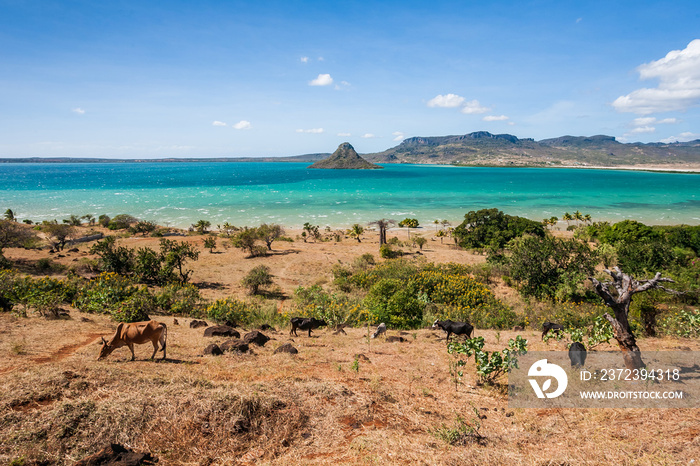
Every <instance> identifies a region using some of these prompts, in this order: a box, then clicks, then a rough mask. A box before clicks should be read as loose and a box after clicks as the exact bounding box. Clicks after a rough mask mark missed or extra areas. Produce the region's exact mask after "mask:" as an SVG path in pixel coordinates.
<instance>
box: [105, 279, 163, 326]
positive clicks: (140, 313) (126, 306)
mask: <svg viewBox="0 0 700 466" xmlns="http://www.w3.org/2000/svg"><path fill="white" fill-rule="evenodd" d="M157 309H158V304H157V303H156V299H155V297H154V296H153V295H152V294H151V293H150V292H149V291H148V288H146V287H145V286H142V287H140V288H138V289H137V290H136V291H134V292H133V293H132V294H131V295H130V296H129V297H128V298H126V299H125V300H124V301H122V302H120V303H119V304H118V305H117V306H116V307H113V308H112V311H111V315H112V319H114V320H116V321H117V322H143V321H145V320H150V315H151V314H153V313H154V312H156V310H157Z"/></svg>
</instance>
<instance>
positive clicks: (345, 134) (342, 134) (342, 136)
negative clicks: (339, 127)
mask: <svg viewBox="0 0 700 466" xmlns="http://www.w3.org/2000/svg"><path fill="white" fill-rule="evenodd" d="M338 136H340V137H341V138H349V137H350V136H352V134H350V133H338Z"/></svg>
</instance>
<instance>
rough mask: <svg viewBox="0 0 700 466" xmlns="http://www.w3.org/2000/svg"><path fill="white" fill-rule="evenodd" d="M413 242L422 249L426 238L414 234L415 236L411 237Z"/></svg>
mask: <svg viewBox="0 0 700 466" xmlns="http://www.w3.org/2000/svg"><path fill="white" fill-rule="evenodd" d="M413 242H414V243H415V244H416V245H418V248H419V249H420V250H421V251H422V250H423V246H425V244H426V243H427V242H428V240H427V239H425V238H424V237H422V236H415V237H414V238H413Z"/></svg>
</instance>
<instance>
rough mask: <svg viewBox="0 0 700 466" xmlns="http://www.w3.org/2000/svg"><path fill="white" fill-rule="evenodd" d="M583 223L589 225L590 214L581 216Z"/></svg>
mask: <svg viewBox="0 0 700 466" xmlns="http://www.w3.org/2000/svg"><path fill="white" fill-rule="evenodd" d="M583 221H584V222H586V223H587V224H588V223H591V214H586V215H584V216H583Z"/></svg>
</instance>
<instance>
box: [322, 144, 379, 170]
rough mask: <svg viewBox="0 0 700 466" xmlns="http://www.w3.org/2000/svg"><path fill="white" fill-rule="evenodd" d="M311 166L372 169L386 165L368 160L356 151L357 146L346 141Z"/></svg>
mask: <svg viewBox="0 0 700 466" xmlns="http://www.w3.org/2000/svg"><path fill="white" fill-rule="evenodd" d="M309 168H322V169H323V168H325V169H336V170H338V169H340V170H372V169H377V168H384V167H382V166H381V165H377V164H374V163H370V162H368V161H366V160H365V159H363V158H362V157H360V156H359V155H358V154H357V152H355V148H354V147H352V145H351V144H350V143H349V142H344V143H342V144H341V145H339V146H338V148H337V149H336V150H335V152H333V154H332V155H331V156H330V157H328V158H326V159H323V160H319V161H318V162H314V163H313V164H312V165H310V166H309Z"/></svg>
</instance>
